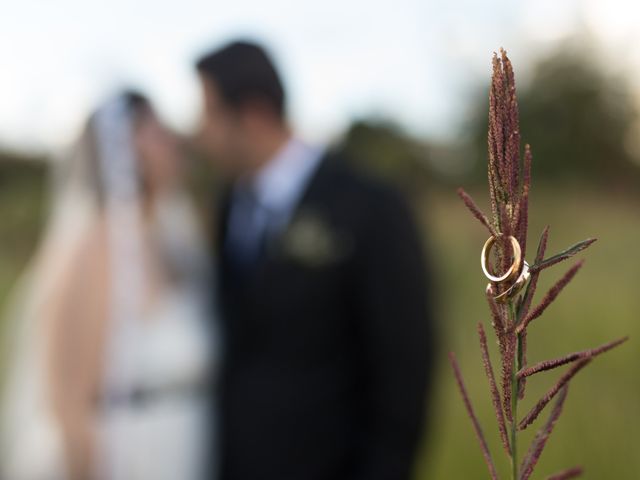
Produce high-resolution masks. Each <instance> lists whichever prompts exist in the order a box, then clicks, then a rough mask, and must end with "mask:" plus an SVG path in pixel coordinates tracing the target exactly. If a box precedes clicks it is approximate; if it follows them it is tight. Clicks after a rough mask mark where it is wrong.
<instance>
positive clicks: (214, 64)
mask: <svg viewBox="0 0 640 480" xmlns="http://www.w3.org/2000/svg"><path fill="white" fill-rule="evenodd" d="M196 68H197V69H198V72H200V74H201V75H203V76H204V77H205V78H209V79H210V80H212V81H214V82H215V84H216V86H217V87H218V89H219V91H220V95H221V96H222V99H223V100H224V101H225V102H226V103H227V104H228V105H229V106H231V107H233V108H240V107H242V106H244V105H245V104H246V103H247V102H250V101H255V100H259V101H263V102H267V104H268V105H269V106H270V107H272V108H273V110H274V112H275V113H276V114H277V116H278V117H279V118H280V119H283V118H284V113H285V112H284V111H285V93H284V87H283V86H282V81H281V79H280V76H279V75H278V72H277V70H276V68H275V66H274V64H273V61H272V60H271V58H270V57H269V55H268V54H267V52H266V51H265V50H264V49H263V48H262V47H261V46H259V45H257V44H255V43H251V42H247V41H236V42H232V43H230V44H228V45H227V46H225V47H223V48H221V49H219V50H215V51H213V52H211V53H209V54H207V55H205V56H203V57H202V58H201V59H200V60H198V62H197V63H196Z"/></svg>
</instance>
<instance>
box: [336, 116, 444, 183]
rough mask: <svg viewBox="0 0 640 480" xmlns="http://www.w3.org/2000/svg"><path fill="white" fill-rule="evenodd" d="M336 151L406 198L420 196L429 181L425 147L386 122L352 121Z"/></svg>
mask: <svg viewBox="0 0 640 480" xmlns="http://www.w3.org/2000/svg"><path fill="white" fill-rule="evenodd" d="M338 149H339V150H340V151H341V152H343V153H344V154H345V155H346V157H347V158H349V159H350V160H352V161H353V162H354V163H355V164H356V165H357V166H360V167H363V168H365V169H366V170H369V171H370V172H372V173H373V174H375V175H377V176H380V177H383V178H385V179H387V180H389V181H391V182H393V183H395V184H396V185H398V186H399V187H400V188H402V189H403V190H405V191H406V192H407V193H409V194H415V193H418V192H420V191H421V190H422V189H423V188H424V186H425V184H427V183H428V182H429V180H430V179H431V177H432V172H431V171H430V166H429V163H428V158H429V153H428V148H427V145H426V144H425V143H423V142H421V141H419V140H417V139H415V138H413V137H411V136H409V135H408V134H407V133H405V132H404V131H403V130H402V129H401V128H400V127H398V126H397V125H394V124H393V123H391V122H389V121H385V120H358V121H355V122H354V123H353V124H352V125H351V126H350V127H349V129H348V130H347V132H346V134H345V135H344V137H343V138H342V140H341V142H339V144H338Z"/></svg>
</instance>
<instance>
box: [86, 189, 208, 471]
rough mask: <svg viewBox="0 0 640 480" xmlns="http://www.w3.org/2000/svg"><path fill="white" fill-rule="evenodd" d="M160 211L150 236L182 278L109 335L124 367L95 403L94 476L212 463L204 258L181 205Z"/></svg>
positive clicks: (186, 468) (201, 466) (201, 468)
mask: <svg viewBox="0 0 640 480" xmlns="http://www.w3.org/2000/svg"><path fill="white" fill-rule="evenodd" d="M162 211H163V212H164V213H165V215H164V216H165V218H164V222H163V221H162V220H163V219H160V222H159V228H158V232H156V235H155V236H156V238H161V239H162V240H163V243H164V254H165V257H168V258H169V260H173V263H174V267H175V269H176V270H178V272H177V276H178V278H179V279H180V278H181V279H182V280H179V281H178V282H175V284H174V285H173V286H172V287H170V288H169V289H167V290H166V291H165V292H164V293H163V294H162V296H161V297H160V299H159V300H158V302H156V304H155V305H154V308H153V309H152V310H151V311H150V312H147V314H146V318H142V319H141V321H137V322H134V323H133V324H132V325H129V326H128V328H127V330H126V335H127V338H126V339H123V341H121V342H118V340H117V337H116V340H115V342H116V344H115V345H114V346H113V348H114V349H113V353H114V354H115V355H117V357H118V358H119V359H126V364H127V366H126V368H127V370H126V372H124V375H121V376H119V378H116V379H115V381H113V382H112V383H111V385H109V386H108V387H107V390H108V391H106V392H105V398H104V401H103V402H102V406H101V411H102V416H101V418H100V420H99V426H98V431H99V432H100V433H99V438H98V454H99V458H100V463H99V465H98V474H97V477H98V478H99V479H100V480H201V479H203V478H204V469H205V468H207V467H210V466H211V465H215V463H214V462H215V458H214V456H215V452H216V446H215V443H214V442H215V437H214V435H213V434H212V433H213V431H214V428H213V426H214V424H215V422H214V420H215V419H214V418H212V415H213V414H214V412H213V408H212V401H211V398H210V395H211V391H212V387H213V386H212V385H211V382H212V378H213V375H212V368H213V366H214V365H215V359H216V358H215V357H216V356H215V355H214V351H215V350H217V348H216V346H217V342H216V341H215V340H216V339H217V336H216V335H215V325H213V324H212V322H211V319H210V318H209V317H211V311H210V310H211V308H210V307H211V305H209V304H210V303H211V298H210V297H209V295H208V294H207V292H206V291H205V288H204V287H206V285H207V283H206V281H205V278H204V276H203V272H202V267H203V265H206V264H207V261H206V258H205V257H204V256H203V255H199V251H198V249H197V248H195V243H196V241H195V239H193V238H188V236H189V235H188V232H190V231H192V228H191V227H190V226H189V225H187V224H186V221H187V220H189V217H190V215H189V214H190V212H189V211H188V210H187V209H186V208H184V205H181V204H180V203H179V202H177V201H176V199H172V201H171V202H166V204H165V205H163V208H162ZM163 223H164V224H165V225H164V228H163ZM180 237H182V238H180ZM187 245H189V246H190V247H189V248H185V246H187ZM207 290H209V291H210V289H207ZM116 377H117V376H116ZM209 478H210V477H209Z"/></svg>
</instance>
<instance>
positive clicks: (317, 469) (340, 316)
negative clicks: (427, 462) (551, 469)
mask: <svg viewBox="0 0 640 480" xmlns="http://www.w3.org/2000/svg"><path fill="white" fill-rule="evenodd" d="M228 203H229V202H228V199H227V201H226V202H225V201H223V202H221V204H222V211H221V215H220V216H219V218H220V225H219V227H220V228H219V238H218V244H219V245H224V240H225V226H226V223H227V216H228V210H229V208H228ZM219 289H220V292H219V294H220V299H221V303H222V311H223V324H224V329H223V331H224V333H225V342H226V347H225V359H224V366H223V375H222V385H221V407H220V408H221V424H222V431H221V438H220V444H221V448H222V480H262V479H264V480H341V479H344V480H346V479H359V480H377V479H381V480H382V479H385V480H391V479H397V480H404V479H407V478H408V477H409V475H410V470H411V467H412V464H413V460H414V454H415V453H416V447H417V445H418V442H419V439H420V433H421V431H422V427H423V413H424V410H425V405H426V403H425V395H426V390H427V385H428V379H429V372H430V370H431V354H432V345H431V342H432V340H433V339H432V332H431V322H432V319H431V317H430V315H429V311H428V310H427V304H428V302H429V301H428V297H427V295H428V291H429V288H428V285H427V281H426V275H425V258H424V256H423V251H422V248H421V241H420V238H419V235H418V234H417V231H416V228H415V225H414V222H413V220H412V218H411V216H410V214H409V211H408V209H407V207H406V205H405V203H404V201H403V200H402V199H401V197H400V196H399V195H398V194H397V193H396V192H395V191H393V190H392V189H389V188H387V187H385V186H382V185H380V184H378V183H376V182H374V181H372V180H370V179H367V178H365V177H363V176H360V175H358V174H356V173H354V172H352V171H350V170H349V169H348V168H347V167H346V166H345V162H344V161H343V160H342V159H340V158H337V157H336V156H332V155H330V156H328V157H327V158H325V159H324V160H323V162H322V164H321V166H320V167H319V169H318V171H317V172H316V173H315V175H314V176H313V178H312V180H311V182H310V185H309V186H308V188H307V191H306V193H305V195H304V196H303V199H302V200H301V203H300V205H299V207H298V209H297V211H296V213H295V215H294V218H293V219H292V221H291V223H290V225H289V227H288V228H287V229H286V230H285V231H284V232H283V233H281V234H280V235H279V236H278V237H276V238H273V239H271V242H270V243H269V244H268V246H267V248H266V249H265V253H264V256H263V258H262V260H261V261H260V262H259V264H258V265H257V266H256V267H255V270H254V271H253V273H251V274H250V275H248V276H245V277H242V278H241V279H239V278H237V276H235V275H234V274H233V271H232V269H231V267H230V262H229V259H228V258H226V257H225V255H224V249H220V261H219Z"/></svg>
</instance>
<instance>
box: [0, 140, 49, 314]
mask: <svg viewBox="0 0 640 480" xmlns="http://www.w3.org/2000/svg"><path fill="white" fill-rule="evenodd" d="M47 171H48V168H47V165H46V163H45V161H44V160H43V159H42V158H35V157H30V156H25V155H21V154H17V153H14V152H6V151H5V152H2V151H0V218H1V219H2V222H0V304H1V303H2V301H3V300H4V298H5V295H6V294H7V293H8V289H9V288H10V286H11V285H12V284H13V283H14V282H15V280H16V277H17V275H18V274H19V273H20V271H21V270H22V269H23V268H24V266H25V265H26V263H27V261H28V260H29V258H30V256H31V254H32V253H33V250H34V248H35V246H36V243H37V241H38V237H39V235H40V231H41V228H42V225H43V222H44V217H45V209H46V202H45V195H46V186H47V180H48V179H47Z"/></svg>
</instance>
